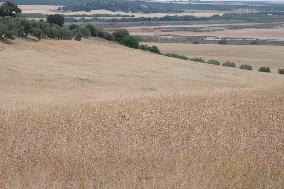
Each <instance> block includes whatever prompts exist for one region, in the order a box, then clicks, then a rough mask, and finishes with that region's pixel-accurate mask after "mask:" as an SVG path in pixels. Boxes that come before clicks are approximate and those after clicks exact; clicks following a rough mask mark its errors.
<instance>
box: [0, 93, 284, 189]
mask: <svg viewBox="0 0 284 189" xmlns="http://www.w3.org/2000/svg"><path fill="white" fill-rule="evenodd" d="M283 94H284V91H283V89H275V90H243V91H237V90H236V91H232V92H228V93H219V94H217V93H216V94H204V95H187V96H172V97H167V96H164V97H163V96H161V97H160V98H134V99H130V100H122V101H105V102H96V103H93V104H84V103H79V104H77V103H74V104H65V105H62V104H61V105H56V104H50V105H46V104H45V105H44V104H42V105H40V104H38V105H21V104H14V105H11V104H10V105H9V107H7V106H8V105H6V106H4V105H2V106H1V109H0V141H1V145H0V162H1V163H0V184H1V185H0V187H1V188H169V189H170V188H279V189H280V188H281V187H282V186H283V177H284V172H283V165H284V162H283V129H284V128H283V126H284V95H283Z"/></svg>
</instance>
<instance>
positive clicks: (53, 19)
mask: <svg viewBox="0 0 284 189" xmlns="http://www.w3.org/2000/svg"><path fill="white" fill-rule="evenodd" d="M46 20H47V22H48V23H50V24H56V25H58V26H61V27H62V26H63V25H64V16H62V15H60V14H54V15H53V14H51V15H48V16H47V18H46Z"/></svg>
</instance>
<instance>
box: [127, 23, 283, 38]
mask: <svg viewBox="0 0 284 189" xmlns="http://www.w3.org/2000/svg"><path fill="white" fill-rule="evenodd" d="M274 24H275V25H276V26H271V27H269V26H268V27H267V28H257V27H259V26H261V25H262V27H264V26H265V25H267V23H252V22H250V23H247V22H244V23H232V24H230V23H225V24H197V25H194V24H189V25H184V23H182V24H178V23H176V24H173V25H161V26H135V27H133V26H131V27H125V29H127V30H129V31H130V33H131V34H132V35H149V36H182V37H185V36H216V37H229V38H257V39H269V40H271V39H274V40H283V39H284V27H283V26H284V25H283V23H274ZM245 26H247V28H246V27H245ZM252 26H254V27H255V28H250V27H252ZM234 27H235V28H234ZM238 27H241V28H238ZM197 29H199V31H196V30H197Z"/></svg>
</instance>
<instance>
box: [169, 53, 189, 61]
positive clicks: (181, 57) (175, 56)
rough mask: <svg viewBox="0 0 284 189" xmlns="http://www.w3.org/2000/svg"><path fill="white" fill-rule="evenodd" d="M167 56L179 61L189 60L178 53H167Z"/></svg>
mask: <svg viewBox="0 0 284 189" xmlns="http://www.w3.org/2000/svg"><path fill="white" fill-rule="evenodd" d="M165 55H166V56H168V57H173V58H178V59H182V60H189V58H188V57H187V56H184V55H179V54H176V53H167V54H165Z"/></svg>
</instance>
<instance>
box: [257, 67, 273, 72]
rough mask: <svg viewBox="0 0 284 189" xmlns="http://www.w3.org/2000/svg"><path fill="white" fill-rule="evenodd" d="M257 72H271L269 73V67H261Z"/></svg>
mask: <svg viewBox="0 0 284 189" xmlns="http://www.w3.org/2000/svg"><path fill="white" fill-rule="evenodd" d="M258 71H259V72H271V71H270V68H269V67H266V66H261V67H260V68H259V69H258Z"/></svg>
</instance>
